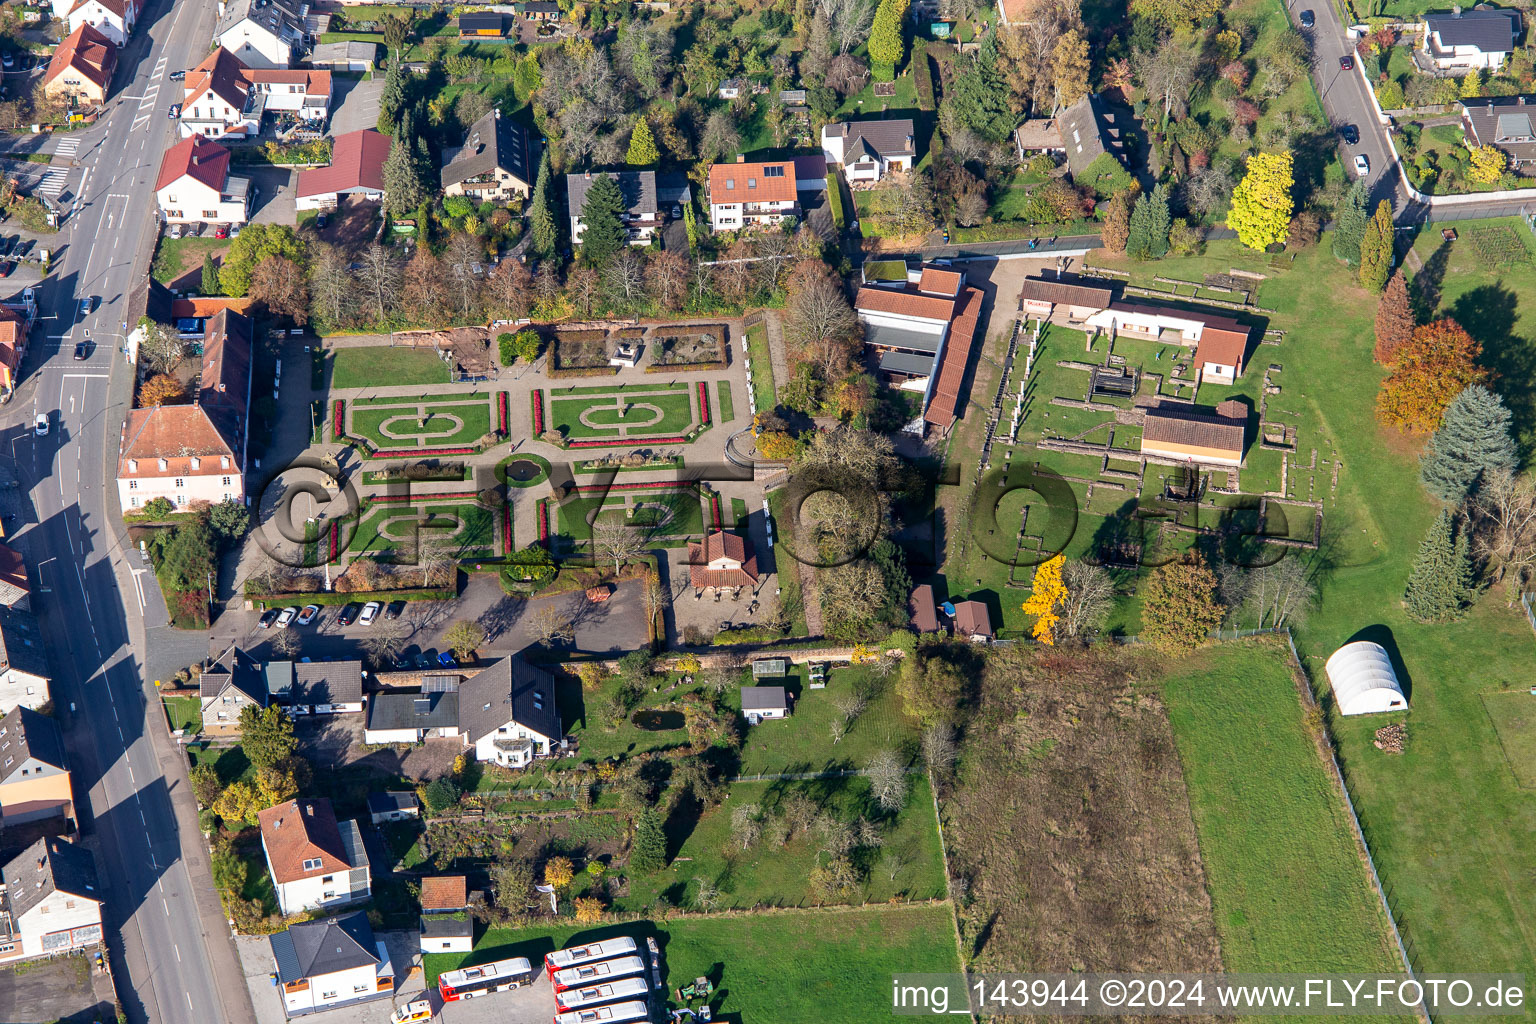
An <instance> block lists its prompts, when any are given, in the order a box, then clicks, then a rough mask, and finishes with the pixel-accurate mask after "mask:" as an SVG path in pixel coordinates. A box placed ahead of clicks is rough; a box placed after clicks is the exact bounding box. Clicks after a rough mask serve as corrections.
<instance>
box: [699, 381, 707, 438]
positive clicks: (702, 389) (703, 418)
mask: <svg viewBox="0 0 1536 1024" xmlns="http://www.w3.org/2000/svg"><path fill="white" fill-rule="evenodd" d="M699 422H700V423H702V424H704V426H706V427H707V426H709V385H708V384H706V383H705V382H704V381H702V380H701V381H699Z"/></svg>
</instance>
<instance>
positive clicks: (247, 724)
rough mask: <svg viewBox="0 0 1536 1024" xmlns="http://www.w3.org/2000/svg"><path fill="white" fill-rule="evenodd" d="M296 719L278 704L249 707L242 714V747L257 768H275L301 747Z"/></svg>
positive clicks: (248, 705) (251, 705)
mask: <svg viewBox="0 0 1536 1024" xmlns="http://www.w3.org/2000/svg"><path fill="white" fill-rule="evenodd" d="M298 742H299V741H298V740H297V739H295V738H294V735H293V719H291V718H289V717H288V716H287V715H286V714H284V713H283V710H282V709H281V708H279V707H278V706H277V705H275V704H271V705H268V706H267V707H264V708H258V707H256V706H255V705H253V704H247V705H246V706H245V707H244V708H242V709H241V711H240V747H241V749H242V750H244V751H245V756H246V757H247V758H248V759H249V760H250V762H251V764H253V765H255V766H256V768H257V769H258V770H259V769H262V768H271V767H272V766H274V765H276V764H279V763H281V762H283V761H285V760H287V759H288V758H289V757H291V756H292V755H293V752H294V749H295V748H296V747H297V746H298Z"/></svg>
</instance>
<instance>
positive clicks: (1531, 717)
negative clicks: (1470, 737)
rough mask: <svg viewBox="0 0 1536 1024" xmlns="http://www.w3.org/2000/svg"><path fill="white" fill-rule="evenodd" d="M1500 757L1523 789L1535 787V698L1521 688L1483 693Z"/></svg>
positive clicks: (1484, 703)
mask: <svg viewBox="0 0 1536 1024" xmlns="http://www.w3.org/2000/svg"><path fill="white" fill-rule="evenodd" d="M1483 707H1484V708H1486V709H1487V711H1488V720H1489V721H1490V722H1492V723H1493V728H1494V731H1496V732H1497V733H1498V734H1499V744H1500V746H1502V747H1503V748H1504V760H1505V761H1507V762H1509V770H1510V771H1511V772H1512V773H1513V774H1514V776H1515V780H1516V781H1517V782H1518V783H1519V784H1520V786H1521V787H1522V788H1524V789H1536V699H1533V698H1532V696H1531V694H1530V693H1529V692H1527V691H1525V690H1510V691H1507V692H1505V693H1485V694H1483Z"/></svg>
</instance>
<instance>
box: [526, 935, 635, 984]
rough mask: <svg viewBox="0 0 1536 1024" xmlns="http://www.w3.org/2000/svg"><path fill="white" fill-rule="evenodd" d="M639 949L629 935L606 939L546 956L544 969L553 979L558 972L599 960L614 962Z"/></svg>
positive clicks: (559, 950) (570, 947)
mask: <svg viewBox="0 0 1536 1024" xmlns="http://www.w3.org/2000/svg"><path fill="white" fill-rule="evenodd" d="M639 948H640V947H638V946H636V945H635V940H634V939H632V938H630V937H629V936H628V935H620V936H619V937H618V938H616V939H604V940H603V941H602V942H592V943H589V944H587V945H585V946H569V947H567V948H565V949H557V950H555V951H554V952H553V953H546V954H544V969H545V970H547V971H548V972H549V976H550V977H551V978H553V977H554V976H555V972H556V971H563V970H565V969H566V968H567V967H575V966H576V965H577V964H589V963H593V962H595V961H598V960H612V959H613V958H614V957H616V956H623V955H624V954H625V953H635V952H638V951H639Z"/></svg>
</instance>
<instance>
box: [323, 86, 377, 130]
mask: <svg viewBox="0 0 1536 1024" xmlns="http://www.w3.org/2000/svg"><path fill="white" fill-rule="evenodd" d="M331 88H332V89H333V90H334V92H335V96H334V97H333V98H332V102H331V130H330V134H331V136H332V137H333V138H334V137H335V136H337V135H345V134H346V133H347V132H355V131H360V130H362V129H364V128H377V127H378V126H379V97H380V96H382V95H383V94H384V76H383V75H379V76H377V77H376V78H374V79H373V80H372V81H364V80H358V79H353V78H333V79H331Z"/></svg>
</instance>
